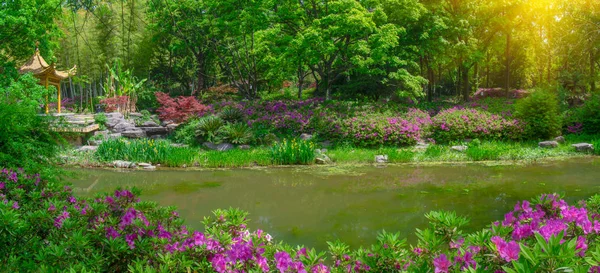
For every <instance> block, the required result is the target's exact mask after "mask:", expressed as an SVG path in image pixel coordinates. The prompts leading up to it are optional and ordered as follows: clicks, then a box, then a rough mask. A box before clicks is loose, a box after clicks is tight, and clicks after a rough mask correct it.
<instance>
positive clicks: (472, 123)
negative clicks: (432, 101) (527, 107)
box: [432, 107, 523, 142]
mask: <svg viewBox="0 0 600 273" xmlns="http://www.w3.org/2000/svg"><path fill="white" fill-rule="evenodd" d="M432 122H433V127H432V133H433V138H434V139H435V140H436V141H440V142H449V141H454V140H463V139H475V138H477V139H519V138H521V137H522V136H523V126H522V124H521V123H520V122H519V121H518V120H514V119H506V118H503V117H501V116H499V115H494V114H491V113H488V112H485V111H479V110H475V109H460V108H458V107H455V108H452V109H448V110H444V111H442V112H440V113H439V114H438V115H437V116H435V117H434V118H433V120H432Z"/></svg>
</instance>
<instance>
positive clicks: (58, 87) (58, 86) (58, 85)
mask: <svg viewBox="0 0 600 273" xmlns="http://www.w3.org/2000/svg"><path fill="white" fill-rule="evenodd" d="M56 87H57V89H58V113H59V114H60V108H61V107H60V82H58V84H57V85H56Z"/></svg>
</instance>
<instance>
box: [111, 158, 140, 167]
mask: <svg viewBox="0 0 600 273" xmlns="http://www.w3.org/2000/svg"><path fill="white" fill-rule="evenodd" d="M112 165H113V166H114V167H115V168H122V169H127V168H135V167H136V164H135V163H133V162H130V161H123V160H116V161H113V162H112Z"/></svg>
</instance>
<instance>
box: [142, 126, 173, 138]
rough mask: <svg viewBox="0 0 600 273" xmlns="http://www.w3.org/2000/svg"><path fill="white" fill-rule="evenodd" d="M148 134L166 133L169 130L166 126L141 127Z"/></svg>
mask: <svg viewBox="0 0 600 273" xmlns="http://www.w3.org/2000/svg"><path fill="white" fill-rule="evenodd" d="M139 129H141V130H142V131H144V132H145V133H146V135H147V136H154V135H166V134H167V133H168V132H169V131H168V130H167V128H165V127H140V128H139Z"/></svg>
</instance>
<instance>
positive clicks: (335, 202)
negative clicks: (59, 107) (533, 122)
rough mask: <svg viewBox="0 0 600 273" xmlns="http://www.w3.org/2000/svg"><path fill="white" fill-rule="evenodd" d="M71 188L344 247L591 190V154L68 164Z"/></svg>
mask: <svg viewBox="0 0 600 273" xmlns="http://www.w3.org/2000/svg"><path fill="white" fill-rule="evenodd" d="M75 173H76V175H77V176H76V178H75V179H73V181H72V182H73V183H74V186H75V190H76V192H77V194H79V195H84V196H93V195H95V194H96V193H99V192H112V191H114V190H115V189H116V188H117V187H133V186H135V187H137V188H139V189H141V190H142V197H141V199H142V200H150V201H156V202H158V203H159V204H161V205H173V206H177V207H178V208H179V213H180V215H181V216H182V217H183V218H184V219H185V220H186V224H187V225H188V226H189V227H192V228H196V229H203V226H202V223H201V221H202V219H203V217H204V216H207V215H211V211H212V210H214V209H217V208H229V207H237V208H241V209H243V210H246V211H248V212H249V213H250V216H249V218H250V224H249V227H250V228H251V229H258V228H260V229H263V230H265V231H267V232H269V233H270V234H271V235H273V237H274V238H276V239H282V240H285V241H286V242H288V243H290V244H302V245H305V246H310V247H317V248H319V249H323V250H324V249H325V247H326V243H325V242H326V241H328V240H329V241H331V240H336V239H340V240H342V241H344V242H347V243H348V244H350V245H351V246H353V247H358V246H360V245H368V244H370V243H372V242H374V240H375V238H376V235H377V232H378V231H380V230H383V229H385V230H386V231H394V232H400V233H401V234H402V235H403V236H405V237H407V238H408V239H409V241H414V240H415V236H414V231H415V229H416V228H424V227H426V226H427V222H426V220H425V218H424V217H423V215H424V214H425V213H427V212H429V211H432V210H454V211H456V212H457V213H458V214H459V215H464V216H468V217H469V218H470V219H471V222H470V226H469V228H468V230H470V231H473V230H477V229H481V228H484V227H486V226H487V225H489V224H490V223H491V222H492V221H495V220H498V219H502V218H503V216H504V214H505V213H506V212H507V211H509V210H510V209H511V208H512V207H513V206H514V204H515V203H516V202H517V201H519V200H524V199H531V198H534V197H536V196H537V195H539V194H542V193H554V192H556V193H561V194H566V197H567V200H568V201H571V202H574V201H575V200H579V199H585V198H588V197H590V196H592V195H594V194H595V193H600V159H589V158H588V159H576V160H568V161H560V162H551V163H540V164H532V165H525V166H518V165H511V166H484V165H478V164H465V165H439V166H415V165H406V166H386V167H375V166H364V167H310V168H270V169H239V170H202V171H187V170H159V171H153V172H144V171H131V172H122V171H121V172H120V171H112V170H75Z"/></svg>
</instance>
